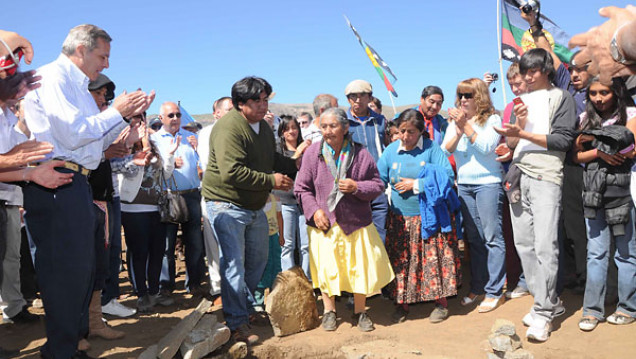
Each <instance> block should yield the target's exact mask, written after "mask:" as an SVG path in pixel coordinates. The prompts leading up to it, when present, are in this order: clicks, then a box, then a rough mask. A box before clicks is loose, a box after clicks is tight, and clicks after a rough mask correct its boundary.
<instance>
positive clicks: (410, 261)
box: [386, 211, 462, 304]
mask: <svg viewBox="0 0 636 359" xmlns="http://www.w3.org/2000/svg"><path fill="white" fill-rule="evenodd" d="M388 217H389V218H388V229H387V234H386V251H387V253H388V255H389V260H390V261H391V265H392V266H393V271H394V272H395V279H394V280H393V281H392V282H391V283H389V285H388V286H387V288H388V290H389V295H390V296H391V298H393V299H394V300H395V301H396V303H398V304H411V303H418V302H425V301H431V300H436V299H440V298H445V297H450V296H454V295H457V288H458V287H459V285H460V284H461V280H462V275H461V267H460V266H461V264H460V257H459V249H458V247H457V233H456V228H455V218H454V217H453V218H452V223H453V231H452V232H450V233H437V234H435V235H433V236H432V237H430V238H427V239H422V227H421V226H422V222H421V218H420V216H412V217H409V216H402V215H399V214H395V213H393V212H392V211H389V216H388Z"/></svg>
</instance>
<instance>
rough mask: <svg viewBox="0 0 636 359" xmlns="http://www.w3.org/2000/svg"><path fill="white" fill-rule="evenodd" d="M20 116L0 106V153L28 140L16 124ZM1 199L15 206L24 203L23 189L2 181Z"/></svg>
mask: <svg viewBox="0 0 636 359" xmlns="http://www.w3.org/2000/svg"><path fill="white" fill-rule="evenodd" d="M17 123H18V118H17V117H15V115H14V114H13V112H11V111H10V110H9V109H7V108H2V107H0V153H7V152H9V151H10V150H11V149H12V148H13V147H14V146H15V145H17V144H19V143H22V142H24V141H26V140H27V137H26V135H25V134H24V133H22V132H21V131H20V130H19V129H18V128H17V127H16V126H15V125H16V124H17ZM0 200H4V201H7V204H9V205H14V206H21V205H22V190H21V189H20V187H18V186H16V185H12V184H7V183H2V182H0Z"/></svg>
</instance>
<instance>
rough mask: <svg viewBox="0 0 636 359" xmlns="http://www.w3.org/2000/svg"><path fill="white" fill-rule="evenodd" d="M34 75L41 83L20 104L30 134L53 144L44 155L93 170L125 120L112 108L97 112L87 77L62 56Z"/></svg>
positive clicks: (122, 127) (123, 126) (124, 123)
mask: <svg viewBox="0 0 636 359" xmlns="http://www.w3.org/2000/svg"><path fill="white" fill-rule="evenodd" d="M38 75H41V76H42V80H41V81H40V83H41V84H42V86H40V88H38V89H36V90H34V91H31V92H29V93H28V94H27V95H26V98H25V99H26V101H25V106H24V107H25V118H26V122H27V126H29V129H30V130H31V133H32V134H33V136H34V137H35V139H36V140H38V141H47V142H50V143H51V144H52V145H53V146H54V148H53V152H52V153H51V154H49V155H48V156H47V158H59V159H63V160H67V161H72V162H75V163H77V164H80V165H82V166H84V167H86V168H88V169H90V170H94V169H96V168H97V166H98V165H99V163H100V161H101V159H102V152H103V151H104V150H105V149H106V148H107V147H108V146H109V145H110V144H111V143H112V142H113V141H114V140H115V138H116V137H117V136H118V135H119V132H121V130H123V129H124V128H125V127H126V126H127V124H126V122H124V121H123V118H122V116H121V115H120V114H119V112H118V111H117V110H115V109H114V108H112V107H111V108H109V109H107V110H106V111H104V112H99V109H98V108H97V104H95V100H94V99H93V97H92V96H91V94H90V92H89V91H88V83H89V82H90V80H89V78H88V77H87V76H86V75H85V74H84V73H83V72H82V70H80V68H79V67H77V66H76V65H75V64H74V63H73V62H72V61H71V60H70V59H69V58H68V57H67V56H66V55H64V54H61V55H60V56H59V57H58V58H57V60H55V61H53V62H51V63H49V64H47V65H44V66H42V67H40V68H39V69H38Z"/></svg>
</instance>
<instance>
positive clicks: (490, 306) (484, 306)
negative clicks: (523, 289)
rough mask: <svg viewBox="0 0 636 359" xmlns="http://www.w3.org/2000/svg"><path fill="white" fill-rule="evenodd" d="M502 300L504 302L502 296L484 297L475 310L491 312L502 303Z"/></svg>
mask: <svg viewBox="0 0 636 359" xmlns="http://www.w3.org/2000/svg"><path fill="white" fill-rule="evenodd" d="M503 302H504V297H503V296H502V297H499V298H486V299H484V300H482V301H481V303H479V306H478V307H477V311H478V312H479V313H488V312H492V311H493V310H495V309H497V308H498V307H499V306H500V305H502V304H503Z"/></svg>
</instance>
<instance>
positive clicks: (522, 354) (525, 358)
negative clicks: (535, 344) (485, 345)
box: [504, 349, 534, 359]
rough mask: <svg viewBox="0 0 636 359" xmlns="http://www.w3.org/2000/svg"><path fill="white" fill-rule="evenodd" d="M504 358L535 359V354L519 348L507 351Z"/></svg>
mask: <svg viewBox="0 0 636 359" xmlns="http://www.w3.org/2000/svg"><path fill="white" fill-rule="evenodd" d="M504 359H534V355H533V354H532V353H531V352H529V351H527V350H525V349H517V350H515V351H513V352H507V353H506V355H505V356H504Z"/></svg>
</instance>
